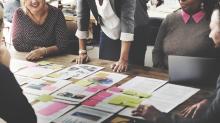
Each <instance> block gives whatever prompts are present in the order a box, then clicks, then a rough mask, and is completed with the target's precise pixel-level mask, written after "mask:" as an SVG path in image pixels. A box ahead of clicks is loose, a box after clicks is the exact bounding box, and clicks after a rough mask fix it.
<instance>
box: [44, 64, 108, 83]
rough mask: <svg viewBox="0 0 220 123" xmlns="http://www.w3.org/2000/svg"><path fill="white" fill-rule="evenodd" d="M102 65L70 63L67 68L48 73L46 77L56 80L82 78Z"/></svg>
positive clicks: (99, 68)
mask: <svg viewBox="0 0 220 123" xmlns="http://www.w3.org/2000/svg"><path fill="white" fill-rule="evenodd" d="M103 68H104V67H99V66H94V65H88V64H76V65H72V66H70V67H68V68H65V69H63V70H61V71H58V72H55V73H52V74H50V75H48V76H47V77H49V78H53V79H56V80H65V79H70V78H74V79H82V78H84V77H86V76H88V75H91V74H93V73H95V72H97V71H99V70H101V69H103Z"/></svg>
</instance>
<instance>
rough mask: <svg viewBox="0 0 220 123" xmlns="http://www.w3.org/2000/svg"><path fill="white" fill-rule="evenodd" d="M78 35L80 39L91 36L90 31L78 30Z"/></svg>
mask: <svg viewBox="0 0 220 123" xmlns="http://www.w3.org/2000/svg"><path fill="white" fill-rule="evenodd" d="M76 37H77V38H79V39H87V38H88V37H89V32H88V31H79V30H77V31H76Z"/></svg>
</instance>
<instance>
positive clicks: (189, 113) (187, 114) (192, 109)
mask: <svg viewBox="0 0 220 123" xmlns="http://www.w3.org/2000/svg"><path fill="white" fill-rule="evenodd" d="M195 110H196V107H194V106H192V107H189V108H187V109H186V110H185V112H184V113H183V114H182V116H183V117H185V118H189V117H192V115H193V113H194V112H195Z"/></svg>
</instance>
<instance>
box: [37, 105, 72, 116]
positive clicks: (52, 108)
mask: <svg viewBox="0 0 220 123" xmlns="http://www.w3.org/2000/svg"><path fill="white" fill-rule="evenodd" d="M67 106H68V105H67V104H64V103H59V102H54V103H53V104H51V105H49V106H47V107H46V108H43V109H41V110H39V111H38V113H40V114H42V115H45V116H49V115H52V114H54V113H56V112H58V111H59V110H61V109H64V108H66V107H67Z"/></svg>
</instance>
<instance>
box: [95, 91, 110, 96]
mask: <svg viewBox="0 0 220 123" xmlns="http://www.w3.org/2000/svg"><path fill="white" fill-rule="evenodd" d="M111 95H112V93H109V92H106V91H103V92H100V93H98V96H101V97H109V96H111Z"/></svg>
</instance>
